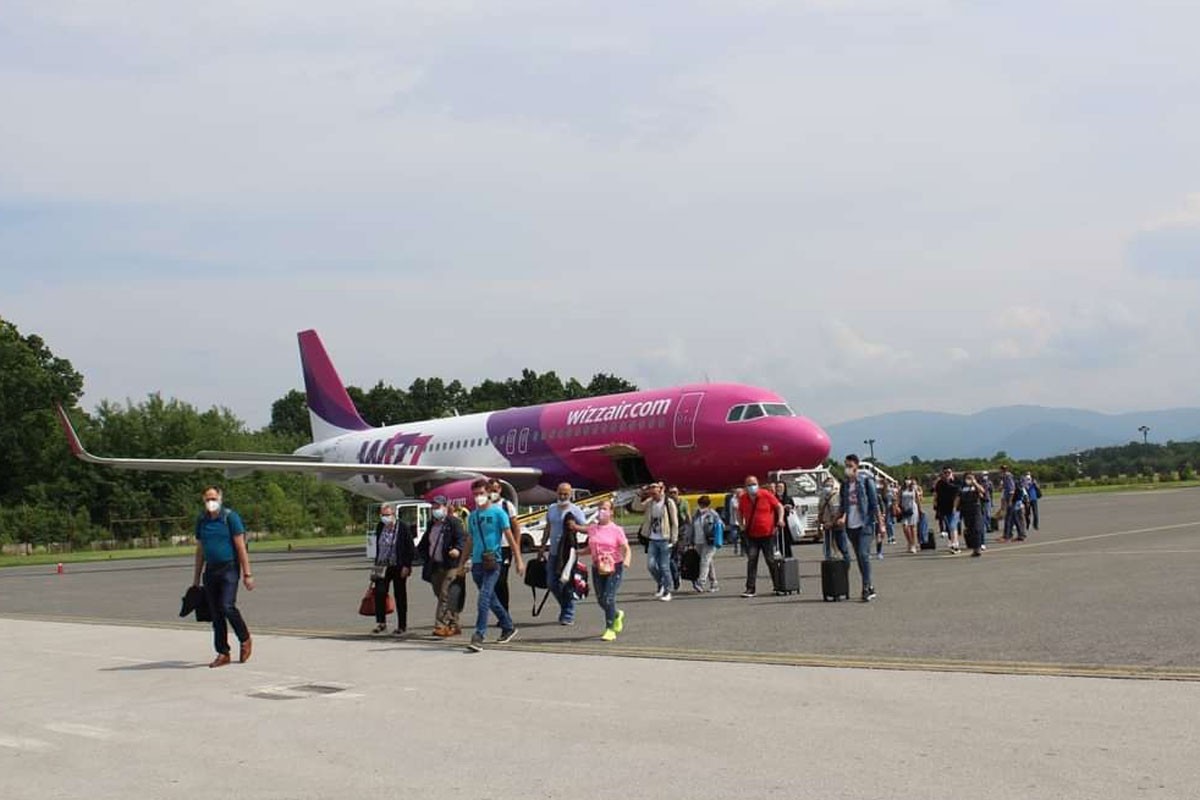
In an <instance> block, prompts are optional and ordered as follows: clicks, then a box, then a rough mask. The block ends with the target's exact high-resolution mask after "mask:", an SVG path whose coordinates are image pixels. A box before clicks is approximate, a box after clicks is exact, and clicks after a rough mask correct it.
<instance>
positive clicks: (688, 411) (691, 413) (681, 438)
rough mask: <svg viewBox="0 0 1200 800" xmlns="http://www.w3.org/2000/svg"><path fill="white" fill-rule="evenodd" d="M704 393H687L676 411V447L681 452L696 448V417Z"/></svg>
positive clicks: (680, 399)
mask: <svg viewBox="0 0 1200 800" xmlns="http://www.w3.org/2000/svg"><path fill="white" fill-rule="evenodd" d="M703 400H704V392H686V393H685V394H684V395H683V397H680V398H679V407H678V408H676V409H675V446H676V447H678V448H680V449H681V450H686V449H687V448H689V447H695V446H696V416H697V415H698V414H699V412H700V403H701V401H703Z"/></svg>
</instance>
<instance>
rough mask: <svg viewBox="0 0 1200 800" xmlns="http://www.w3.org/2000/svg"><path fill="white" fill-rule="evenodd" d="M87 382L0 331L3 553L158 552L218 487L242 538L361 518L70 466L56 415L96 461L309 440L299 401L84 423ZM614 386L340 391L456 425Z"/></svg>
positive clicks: (98, 412)
mask: <svg viewBox="0 0 1200 800" xmlns="http://www.w3.org/2000/svg"><path fill="white" fill-rule="evenodd" d="M83 386H84V378H83V376H82V375H80V374H79V372H78V371H76V370H75V368H74V367H73V366H72V365H71V362H70V361H68V360H67V359H64V358H60V357H58V356H56V355H55V354H54V353H52V352H51V350H50V348H49V347H48V346H47V344H46V343H45V342H44V341H43V340H42V339H41V338H40V337H39V336H37V335H22V334H21V332H20V331H19V330H18V329H17V327H16V326H15V325H13V324H12V323H11V322H8V321H6V320H4V319H0V545H11V544H14V543H22V544H27V545H32V546H44V545H47V544H49V543H62V544H66V545H69V546H71V547H84V546H87V545H89V544H91V543H94V542H101V541H103V542H109V541H112V540H116V541H117V543H118V544H128V543H130V542H132V541H134V540H141V541H143V542H144V541H145V540H158V541H163V540H168V539H170V538H171V537H187V536H189V535H190V533H191V531H192V528H193V526H194V523H195V518H196V515H197V514H198V513H199V500H198V498H199V496H200V492H201V491H202V489H203V488H204V487H205V486H206V485H208V484H214V483H215V484H218V485H221V486H223V487H224V489H225V495H226V498H227V501H228V502H229V504H230V505H231V506H233V507H235V508H237V509H238V511H239V513H241V514H242V515H243V517H244V518H245V519H246V522H247V525H248V527H249V528H250V530H251V531H252V532H256V533H265V534H269V535H272V536H283V537H305V536H314V535H340V534H344V533H346V532H348V531H352V530H353V528H352V525H353V522H354V520H356V519H359V520H361V519H363V518H364V516H365V504H366V502H367V501H366V500H364V499H363V498H360V497H357V496H355V495H351V494H349V493H347V492H345V491H343V490H341V489H339V488H338V487H336V486H334V485H333V484H329V483H324V482H321V481H318V480H316V479H315V478H312V477H307V476H302V475H290V474H254V475H251V476H248V477H239V478H234V479H231V480H226V479H225V478H224V477H223V475H222V474H221V473H220V472H219V471H216V470H214V471H212V472H199V473H182V474H181V473H167V472H140V471H127V470H113V469H108V468H105V467H96V466H91V465H87V464H83V463H82V462H80V461H78V460H77V459H75V458H73V457H72V456H71V455H70V451H69V449H68V447H67V442H66V438H65V436H64V434H63V432H62V430H61V428H60V427H59V424H58V420H57V419H56V417H55V415H54V411H53V408H54V405H55V404H56V403H58V404H62V405H63V406H64V408H66V409H68V413H69V414H70V416H71V419H72V422H73V423H74V424H75V427H76V429H77V430H78V432H79V435H80V437H81V438H82V439H83V441H84V444H85V445H86V446H87V448H88V449H89V450H91V451H92V452H95V453H98V454H101V455H120V456H130V457H150V458H153V457H182V458H188V457H192V456H194V455H195V454H196V453H197V452H199V451H201V450H222V451H246V452H256V453H288V452H291V451H293V450H295V449H296V448H297V447H299V446H300V445H302V444H304V443H305V442H307V441H309V437H310V430H309V422H308V410H307V408H306V407H305V405H304V393H303V392H300V391H296V390H293V391H290V392H288V393H287V394H286V395H284V396H283V397H281V398H279V399H278V400H276V401H275V403H274V404H273V405H272V408H271V422H270V424H269V425H267V426H266V427H264V428H262V429H259V430H252V429H251V428H250V427H249V426H247V425H246V423H245V422H243V421H242V420H240V419H238V418H237V417H236V416H235V415H234V414H233V413H231V412H230V411H229V410H227V409H223V408H211V409H208V410H201V409H198V408H196V407H195V406H192V405H190V404H188V403H186V402H184V401H181V400H177V399H167V398H163V397H162V396H161V395H158V394H153V395H150V396H149V397H147V398H146V399H145V400H143V401H140V402H128V401H127V402H125V403H114V402H111V401H107V400H106V401H102V402H101V403H100V404H99V405H98V406H97V407H96V408H95V410H94V412H93V413H90V414H89V413H87V412H85V411H84V410H82V409H80V408H79V405H78V402H79V398H80V396H81V394H82V392H83ZM636 388H637V387H636V386H634V385H633V384H631V383H629V382H628V381H625V380H623V379H621V378H618V377H615V376H612V375H607V374H603V373H601V374H597V375H595V376H593V377H592V379H591V380H590V381H589V382H588V383H586V384H584V383H581V382H580V381H578V380H576V379H574V378H570V379H568V380H566V381H563V380H562V379H561V378H560V377H559V376H558V375H557V374H555V373H554V372H545V373H537V372H535V371H533V370H529V369H526V370H524V371H523V372H522V374H521V377H520V378H510V379H508V380H506V381H492V380H488V381H483V382H482V383H480V384H479V385H477V386H473V387H467V386H464V385H463V384H462V383H461V382H459V381H451V382H450V383H445V382H444V381H443V380H442V379H441V378H418V379H417V380H415V381H413V382H412V384H411V385H410V386H409V387H408V388H407V389H399V388H396V387H393V386H388V385H386V384H384V383H382V382H380V383H378V384H376V385H375V386H374V387H372V388H371V389H369V390H367V391H363V390H362V389H360V388H358V387H347V389H348V391H349V393H350V395H351V397H352V398H353V399H354V401H355V403H356V405H357V406H358V408H359V411H360V412H361V413H362V415H363V418H364V419H365V420H367V421H368V422H369V423H371V424H374V425H387V424H398V423H404V422H411V421H415V420H419V419H430V418H437V417H442V416H447V415H452V414H456V413H460V414H465V413H472V412H475V411H489V410H494V409H498V408H505V407H509V406H514V405H528V404H534V403H545V402H552V401H556V400H564V399H568V398H576V397H589V396H595V395H600V394H610V393H614V392H624V391H636Z"/></svg>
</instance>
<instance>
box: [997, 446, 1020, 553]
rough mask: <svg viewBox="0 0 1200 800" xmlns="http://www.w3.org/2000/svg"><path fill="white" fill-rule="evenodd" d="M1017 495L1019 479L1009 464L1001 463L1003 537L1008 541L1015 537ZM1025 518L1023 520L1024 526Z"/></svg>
mask: <svg viewBox="0 0 1200 800" xmlns="http://www.w3.org/2000/svg"><path fill="white" fill-rule="evenodd" d="M1016 495H1017V480H1016V477H1015V476H1014V475H1013V474H1012V471H1011V470H1010V469H1009V468H1008V464H1001V465H1000V511H1001V513H1002V514H1003V515H1004V533H1003V535H1002V538H1003V540H1004V541H1006V542H1011V541H1012V537H1013V528H1014V527H1016V524H1017V520H1016V519H1015V518H1014V515H1013V506H1014V504H1015V498H1016ZM1023 525H1024V520H1022V526H1023Z"/></svg>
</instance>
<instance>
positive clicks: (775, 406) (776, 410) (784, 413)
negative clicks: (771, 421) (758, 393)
mask: <svg viewBox="0 0 1200 800" xmlns="http://www.w3.org/2000/svg"><path fill="white" fill-rule="evenodd" d="M763 410H764V411H766V412H767V416H768V417H794V416H796V415H795V414H794V413H792V410H791V409H790V408H788V407H787V405H786V404H784V403H763Z"/></svg>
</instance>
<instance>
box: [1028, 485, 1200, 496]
mask: <svg viewBox="0 0 1200 800" xmlns="http://www.w3.org/2000/svg"><path fill="white" fill-rule="evenodd" d="M1198 486H1200V481H1176V482H1174V483H1117V484H1113V485H1111V486H1063V487H1061V488H1058V487H1047V488H1046V494H1047V495H1049V496H1052V497H1053V496H1058V495H1067V494H1109V493H1112V492H1155V491H1161V490H1163V489H1195V488H1196V487H1198Z"/></svg>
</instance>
